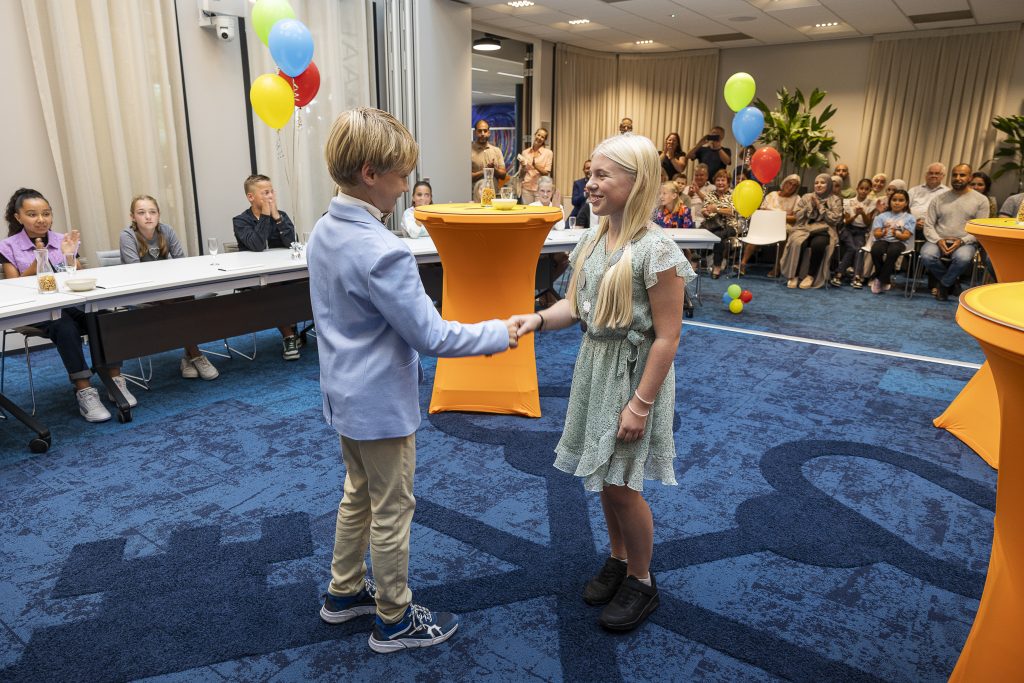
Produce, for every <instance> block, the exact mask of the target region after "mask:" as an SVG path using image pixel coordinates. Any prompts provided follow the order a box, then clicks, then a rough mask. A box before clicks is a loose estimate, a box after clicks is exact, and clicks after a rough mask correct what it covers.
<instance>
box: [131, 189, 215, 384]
mask: <svg viewBox="0 0 1024 683" xmlns="http://www.w3.org/2000/svg"><path fill="white" fill-rule="evenodd" d="M128 217H129V220H131V225H129V226H128V227H127V228H125V229H124V230H122V231H121V263H145V262H148V261H162V260H164V259H176V258H185V249H184V247H182V246H181V242H179V241H178V236H177V235H175V234H174V228H172V227H171V226H169V225H167V224H166V223H161V222H160V206H159V205H157V203H156V200H155V199H153V198H152V197H150V196H149V195H145V194H140V195H138V196H136V197H134V198H133V199H132V204H131V207H130V208H129V210H128ZM219 375H220V373H219V372H217V368H215V367H213V363H211V362H210V360H209V359H208V358H207V357H206V356H205V355H203V352H202V351H200V350H199V347H198V346H196V345H195V344H192V345H191V346H186V347H185V355H184V356H182V358H181V376H182V377H184V378H186V379H194V378H196V377H202V378H203V379H207V380H210V379H217V377H218V376H219Z"/></svg>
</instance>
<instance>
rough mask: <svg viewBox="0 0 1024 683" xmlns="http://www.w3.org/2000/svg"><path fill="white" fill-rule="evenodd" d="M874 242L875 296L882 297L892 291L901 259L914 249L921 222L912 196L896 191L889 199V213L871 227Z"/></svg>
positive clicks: (880, 216)
mask: <svg viewBox="0 0 1024 683" xmlns="http://www.w3.org/2000/svg"><path fill="white" fill-rule="evenodd" d="M871 228H872V230H871V232H872V237H874V242H872V244H871V261H872V263H873V264H874V266H875V278H874V279H873V280H872V281H871V292H872V294H882V293H884V292H887V291H889V289H890V288H891V287H892V272H893V270H895V268H896V260H897V259H899V257H900V255H901V254H902V253H903V252H905V251H908V250H912V249H913V248H914V231H915V230H916V229H917V219H916V218H914V215H913V214H912V213H910V193H908V192H907V191H906V190H893V193H892V195H891V196H890V197H889V210H888V211H885V212H884V213H881V214H879V215H878V216H876V217H875V220H874V222H873V223H872V226H871Z"/></svg>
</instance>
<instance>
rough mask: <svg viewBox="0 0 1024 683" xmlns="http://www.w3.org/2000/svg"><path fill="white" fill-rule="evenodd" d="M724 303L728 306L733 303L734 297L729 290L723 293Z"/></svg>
mask: <svg viewBox="0 0 1024 683" xmlns="http://www.w3.org/2000/svg"><path fill="white" fill-rule="evenodd" d="M722 303H723V304H725V305H726V306H728V305H729V304H731V303H732V297H731V296H729V292H724V293H723V294H722Z"/></svg>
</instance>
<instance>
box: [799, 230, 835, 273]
mask: <svg viewBox="0 0 1024 683" xmlns="http://www.w3.org/2000/svg"><path fill="white" fill-rule="evenodd" d="M800 248H801V250H803V249H810V250H811V262H810V265H809V266H808V270H807V274H808V275H810V276H811V277H813V278H817V276H818V269H819V268H821V259H823V258H824V257H825V250H826V249H827V248H828V232H816V233H814V234H813V235H811V236H810V237H808V238H807V239H806V240H804V243H803V245H802V246H801V247H800Z"/></svg>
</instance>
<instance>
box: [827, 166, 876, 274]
mask: <svg viewBox="0 0 1024 683" xmlns="http://www.w3.org/2000/svg"><path fill="white" fill-rule="evenodd" d="M833 178H835V176H833ZM870 191H871V181H870V180H868V179H867V178H864V179H862V180H861V181H860V182H859V183H857V194H856V195H855V196H854V197H853V198H851V199H845V200H843V223H842V225H840V227H839V244H840V249H839V251H840V254H841V256H842V258H840V260H839V267H838V268H837V269H836V272H835V273H833V275H832V280H831V281H830V282H831V283H832V286H833V287H840V286H842V284H843V275H844V274H845V273H846V272H847V270H849V271H850V272H851V273H853V272H856V271H859V270H860V269H859V268H856V266H857V264H858V263H859V260H860V250H861V247H863V246H864V244H865V243H867V239H868V229H869V228H870V227H871V223H872V221H874V219H875V214H876V213H877V210H876V207H875V202H873V201H871V200H870V199H868V193H869V192H870ZM859 280H860V277H859V276H857V275H854V276H853V282H852V283H851V284H852V285H853V286H854V287H856V288H858V289H859V288H860V287H861V286H862V284H861V282H859Z"/></svg>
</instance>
